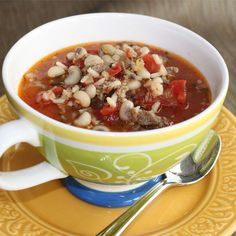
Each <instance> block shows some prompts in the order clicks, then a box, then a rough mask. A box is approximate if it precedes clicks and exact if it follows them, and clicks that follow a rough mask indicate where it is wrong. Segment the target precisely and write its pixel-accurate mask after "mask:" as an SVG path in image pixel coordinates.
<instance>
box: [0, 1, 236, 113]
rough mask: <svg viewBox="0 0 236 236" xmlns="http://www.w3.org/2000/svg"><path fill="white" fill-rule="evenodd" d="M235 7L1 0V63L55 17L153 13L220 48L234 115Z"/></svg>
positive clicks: (220, 3) (229, 4)
mask: <svg viewBox="0 0 236 236" xmlns="http://www.w3.org/2000/svg"><path fill="white" fill-rule="evenodd" d="M235 10H236V0H198V1H196V0H0V32H1V36H0V65H1V64H2V62H3V59H4V57H5V55H6V53H7V51H8V50H9V49H10V47H11V46H12V45H13V44H14V43H15V42H16V41H17V40H18V39H19V38H20V37H21V36H23V35H24V34H25V33H27V32H29V31H30V30H32V29H33V28H35V27H37V26H39V25H41V24H43V23H46V22H48V21H51V20H54V19H58V18H61V17H66V16H71V15H76V14H81V13H90V12H132V13H139V14H145V15H150V16H156V17H160V18H163V19H166V20H170V21H173V22H176V23H178V24H180V25H183V26H185V27H187V28H189V29H191V30H193V31H195V32H196V33H198V34H200V35H201V36H203V37H204V38H205V39H207V40H208V41H209V42H210V43H212V44H213V45H214V46H215V47H216V48H217V49H218V50H219V52H220V53H221V54H222V56H223V57H224V59H225V61H226V64H227V66H228V69H229V75H230V86H229V91H228V95H227V97H226V101H225V106H226V107H227V108H229V109H230V110H231V111H232V112H233V113H234V114H235V115H236V99H235V97H234V96H235V95H236V66H235V64H236V43H235V35H236V14H235ZM3 93H4V88H3V84H2V80H1V77H0V94H3Z"/></svg>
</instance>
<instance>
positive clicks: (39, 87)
mask: <svg viewBox="0 0 236 236" xmlns="http://www.w3.org/2000/svg"><path fill="white" fill-rule="evenodd" d="M19 96H20V97H21V99H23V100H24V101H25V102H26V103H27V104H28V105H29V106H31V107H32V108H34V109H35V110H37V111H39V112H41V113H43V114H44V115H46V116H48V117H51V118H53V119H55V120H58V121H61V122H63V123H66V124H69V125H74V126H77V127H81V128H87V129H93V130H99V131H141V130H150V129H157V128H162V127H166V126H170V125H173V124H176V123H179V122H181V121H184V120H186V119H189V118H191V117H193V116H195V115H197V114H198V113H200V112H201V111H203V110H204V109H206V108H207V107H208V106H209V105H210V102H211V92H210V89H209V86H208V84H207V81H206V79H205V78H204V76H203V75H202V74H201V73H200V71H199V70H198V69H197V68H195V67H194V66H193V65H192V64H190V63H189V62H187V61H186V60H184V59H183V58H181V57H180V56H178V55H176V54H174V53H172V52H168V51H166V50H164V49H160V48H157V47H154V46H150V45H145V44H142V43H136V42H101V43H100V42H99V43H89V44H83V45H75V46H71V47H68V48H64V49H61V50H58V51H56V52H54V53H52V54H50V55H48V56H46V57H45V58H43V59H42V60H40V61H39V62H37V63H36V64H35V65H33V66H32V67H31V68H30V69H29V71H27V72H26V73H25V75H24V76H23V78H22V81H21V84H20V87H19Z"/></svg>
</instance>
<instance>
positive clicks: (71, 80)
mask: <svg viewBox="0 0 236 236" xmlns="http://www.w3.org/2000/svg"><path fill="white" fill-rule="evenodd" d="M68 72H69V75H68V76H67V77H66V78H65V80H64V83H65V85H75V84H77V83H78V82H79V81H80V79H81V70H80V68H79V67H78V66H70V67H69V69H68Z"/></svg>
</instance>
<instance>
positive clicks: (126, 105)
mask: <svg viewBox="0 0 236 236" xmlns="http://www.w3.org/2000/svg"><path fill="white" fill-rule="evenodd" d="M133 107H134V104H133V102H131V101H129V100H126V101H124V102H123V103H122V105H121V107H120V111H119V117H120V119H121V120H123V121H128V120H129V119H130V110H131V109H132V108H133Z"/></svg>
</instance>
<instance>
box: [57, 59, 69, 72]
mask: <svg viewBox="0 0 236 236" xmlns="http://www.w3.org/2000/svg"><path fill="white" fill-rule="evenodd" d="M56 66H61V67H62V68H63V69H64V70H67V69H68V68H67V66H66V65H65V64H63V63H62V62H60V61H57V62H56Z"/></svg>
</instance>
